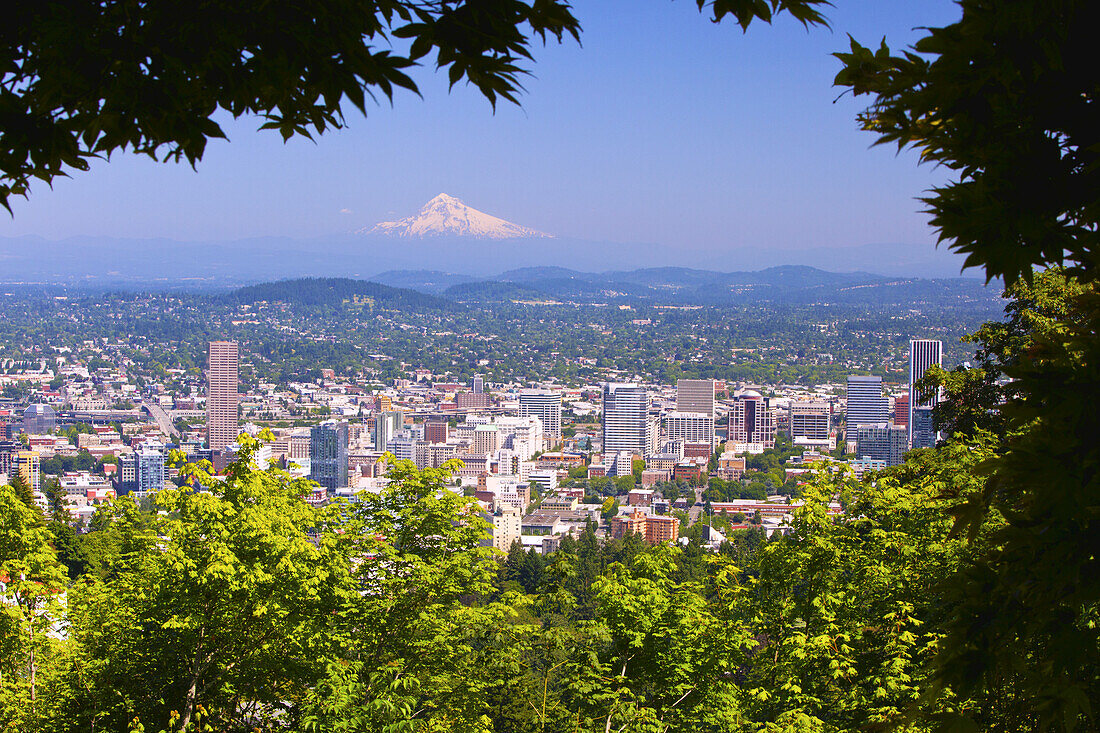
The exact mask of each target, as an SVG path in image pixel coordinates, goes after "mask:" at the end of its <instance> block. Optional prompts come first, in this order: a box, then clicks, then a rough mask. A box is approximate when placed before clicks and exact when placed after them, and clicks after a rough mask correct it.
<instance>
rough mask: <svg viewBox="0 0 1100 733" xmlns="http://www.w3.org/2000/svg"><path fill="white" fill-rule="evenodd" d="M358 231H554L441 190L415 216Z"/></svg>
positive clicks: (500, 235) (515, 234)
mask: <svg viewBox="0 0 1100 733" xmlns="http://www.w3.org/2000/svg"><path fill="white" fill-rule="evenodd" d="M357 233H358V234H384V235H386V236H390V237H438V236H462V237H477V238H479V239H526V238H531V237H550V236H552V235H550V234H546V233H544V232H540V231H536V230H534V229H529V228H527V227H524V226H520V225H519V224H513V223H512V222H510V221H505V220H504V219H499V218H497V217H495V216H492V215H490V214H486V213H485V212H483V211H478V210H477V209H475V208H473V207H470V206H467V205H466V204H464V203H462V202H461V201H459V200H458V199H457V198H455V197H454V196H450V195H448V194H445V193H441V194H439V195H438V196H436V197H435V198H433V199H432V200H431V201H429V202H428V203H426V204H424V206H422V207H421V208H420V212H419V213H417V215H416V216H410V217H407V218H405V219H400V220H398V221H383V222H379V223H377V224H375V225H374V226H373V227H364V228H363V229H360V230H359V231H358V232H357Z"/></svg>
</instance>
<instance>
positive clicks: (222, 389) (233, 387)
mask: <svg viewBox="0 0 1100 733" xmlns="http://www.w3.org/2000/svg"><path fill="white" fill-rule="evenodd" d="M239 367H240V362H239V359H238V353H237V342H236V341H211V342H210V352H209V356H208V358H207V365H206V442H207V444H208V445H209V447H210V450H214V451H223V450H225V447H226V446H227V445H232V444H233V443H235V442H237V402H238V400H239V395H238V392H237V380H238V370H239Z"/></svg>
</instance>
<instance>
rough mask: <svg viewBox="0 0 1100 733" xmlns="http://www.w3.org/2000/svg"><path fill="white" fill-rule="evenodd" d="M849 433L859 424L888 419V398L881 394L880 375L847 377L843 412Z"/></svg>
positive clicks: (872, 423)
mask: <svg viewBox="0 0 1100 733" xmlns="http://www.w3.org/2000/svg"><path fill="white" fill-rule="evenodd" d="M845 421H846V422H847V423H848V433H849V435H855V429H856V428H857V427H858V426H860V425H877V424H879V423H884V422H889V421H890V398H889V397H887V396H885V395H883V394H882V377H861V376H855V375H852V376H849V377H848V408H847V412H846V413H845Z"/></svg>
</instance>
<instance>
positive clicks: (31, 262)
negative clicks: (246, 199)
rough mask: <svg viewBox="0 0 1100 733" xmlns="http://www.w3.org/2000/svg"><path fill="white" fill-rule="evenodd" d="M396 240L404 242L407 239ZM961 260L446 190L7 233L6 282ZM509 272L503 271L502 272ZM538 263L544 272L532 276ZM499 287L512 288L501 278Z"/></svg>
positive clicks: (554, 273)
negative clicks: (577, 231)
mask: <svg viewBox="0 0 1100 733" xmlns="http://www.w3.org/2000/svg"><path fill="white" fill-rule="evenodd" d="M395 239H399V240H400V244H399V245H396V244H395ZM962 262H963V258H962V257H960V256H958V255H956V254H954V253H952V252H949V251H946V250H937V249H935V248H933V247H930V246H927V245H924V246H913V245H901V244H868V245H860V246H854V247H829V248H817V249H808V250H802V251H795V250H779V249H768V248H760V247H742V248H737V249H733V248H730V249H720V248H711V249H709V250H706V251H693V250H691V249H690V248H684V249H672V248H667V247H662V246H660V245H656V244H647V243H631V242H595V241H589V240H582V239H570V238H565V237H555V236H551V235H549V234H545V233H543V232H539V231H536V230H534V229H531V228H529V227H525V226H521V225H519V224H515V223H513V222H510V221H506V220H504V219H501V218H498V217H496V216H492V215H490V214H486V213H484V212H482V211H478V210H477V209H474V208H472V207H470V206H467V205H466V204H465V203H463V202H462V201H460V200H458V199H457V198H455V197H454V196H450V195H448V194H439V195H438V196H436V197H435V198H433V199H432V200H430V201H429V202H428V203H427V204H425V205H424V206H423V207H421V209H420V211H419V212H418V213H417V214H415V215H414V216H410V217H407V218H404V219H400V220H396V221H384V222H379V223H378V224H375V225H374V226H371V227H366V228H363V229H360V230H359V231H358V232H352V233H346V234H338V235H332V236H326V237H317V238H313V239H290V238H285V237H264V238H257V239H243V240H235V241H228V242H180V241H175V240H170V239H141V240H134V239H117V238H110V237H73V238H69V239H65V240H62V241H50V240H46V239H43V238H41V237H33V236H25V237H16V238H2V237H0V282H9V283H12V282H24V283H48V284H66V285H87V286H92V287H129V288H145V287H159V288H164V287H175V288H209V289H225V288H226V287H233V286H237V285H244V284H248V283H255V282H261V281H265V280H278V279H287V278H300V277H332V276H333V275H337V274H339V275H341V276H344V277H351V278H370V277H374V279H377V280H380V281H383V282H391V281H392V282H393V285H394V286H395V287H413V288H414V289H417V290H420V291H422V292H430V293H436V294H439V293H443V292H444V291H446V290H447V289H448V288H451V287H454V286H458V285H467V284H469V283H473V282H478V281H485V280H486V279H490V278H491V279H493V280H497V281H500V280H507V281H510V282H515V283H518V284H521V285H525V286H528V287H530V286H531V282H530V277H534V278H535V279H536V280H538V281H539V283H541V287H547V288H549V289H550V290H552V291H554V292H559V291H560V292H561V293H563V294H564V293H568V292H573V291H578V292H588V291H590V290H591V289H592V288H593V287H595V286H596V285H599V284H600V282H599V281H603V282H604V283H605V284H606V282H607V281H613V282H615V283H616V285H615V288H612V289H614V290H622V291H623V292H628V293H634V294H638V295H641V294H643V293H644V292H645V291H646V289H647V288H649V289H653V288H656V289H661V288H665V289H669V290H683V289H685V288H689V289H690V288H714V287H725V286H727V285H728V286H733V285H734V283H727V282H726V281H725V280H723V278H722V277H721V276H720V275H721V273H714V272H711V271H709V270H702V269H698V270H696V269H690V268H685V267H678V266H677V267H670V265H684V264H688V263H706V264H719V266H720V267H721V269H727V268H728V269H730V270H737V271H739V272H740V276H739V278H737V279H738V283H737V284H738V285H739V286H743V285H745V284H752V278H751V276H748V275H745V274H744V273H746V272H753V271H760V270H764V269H766V268H772V267H776V266H791V265H802V266H807V267H810V268H816V269H817V270H818V271H823V272H828V271H835V270H856V271H858V272H855V273H851V274H852V275H853V276H861V273H862V272H867V273H874V274H876V275H881V276H887V277H904V278H944V277H958V276H959V272H960V269H961V267H962ZM632 268H640V269H632ZM502 270H504V271H505V273H504V275H502V276H499V277H498V276H496V275H495V273H498V272H501V271H502ZM534 272H537V276H532V275H530V273H534ZM377 273H381V275H377ZM525 273H526V274H525ZM591 273H600V274H599V275H598V276H596V275H592V274H591ZM559 281H560V282H559ZM823 282H824V281H823ZM555 283H556V284H555ZM767 284H768V285H772V286H775V287H784V286H782V285H777V284H775V283H767ZM624 288H625V290H623V289H624ZM537 289H540V288H537ZM605 289H606V288H605ZM483 292H488V290H486V289H483ZM495 292H503V291H501V289H500V288H499V287H498V288H496V289H495Z"/></svg>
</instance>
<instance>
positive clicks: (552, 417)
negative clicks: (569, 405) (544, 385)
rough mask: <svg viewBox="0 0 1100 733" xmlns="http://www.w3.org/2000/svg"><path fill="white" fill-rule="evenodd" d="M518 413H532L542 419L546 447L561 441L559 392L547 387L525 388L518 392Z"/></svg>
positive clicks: (526, 414) (527, 414)
mask: <svg viewBox="0 0 1100 733" xmlns="http://www.w3.org/2000/svg"><path fill="white" fill-rule="evenodd" d="M519 415H520V417H529V416H531V415H534V416H535V417H537V418H538V419H539V420H541V421H542V438H543V441H544V442H545V443H546V447H548V448H553V447H554V446H556V445H557V444H558V443H560V442H561V392H554V391H552V390H549V389H525V390H522V391H521V392H520V393H519Z"/></svg>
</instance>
